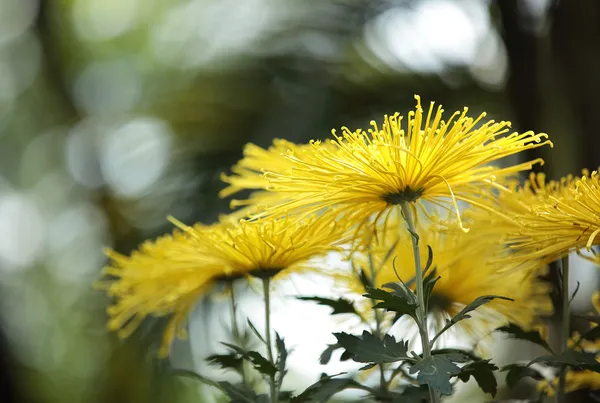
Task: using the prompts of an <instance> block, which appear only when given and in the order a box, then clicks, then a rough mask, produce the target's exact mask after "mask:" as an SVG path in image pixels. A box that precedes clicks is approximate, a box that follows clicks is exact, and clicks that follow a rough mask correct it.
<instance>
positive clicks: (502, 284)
mask: <svg viewBox="0 0 600 403" xmlns="http://www.w3.org/2000/svg"><path fill="white" fill-rule="evenodd" d="M389 228H390V229H392V228H393V229H394V231H397V232H398V234H387V235H386V237H385V238H380V239H385V240H384V241H381V242H379V243H378V244H376V245H375V246H374V250H373V251H372V252H371V258H369V256H368V255H360V254H359V255H357V256H355V262H359V263H360V262H362V263H361V264H357V265H355V266H357V268H358V267H361V268H362V269H363V270H365V271H366V272H367V273H369V269H368V267H369V266H370V263H369V260H370V261H371V262H372V264H373V267H375V269H376V274H375V285H376V286H377V287H381V286H382V285H383V284H386V283H390V282H398V277H397V275H396V273H397V274H398V275H399V276H400V278H401V279H402V280H403V281H404V282H405V283H409V282H410V281H411V280H413V278H414V276H415V266H414V260H413V250H412V244H411V239H410V236H411V235H410V234H409V233H408V232H407V231H405V230H404V229H403V228H401V227H400V224H399V223H398V224H397V225H390V226H389ZM419 234H420V241H419V244H420V252H421V260H422V261H423V262H425V261H427V255H428V252H427V247H426V245H429V246H431V248H432V250H433V265H432V267H435V269H436V272H437V275H439V276H440V277H441V278H440V280H438V282H437V283H436V285H435V287H434V289H433V294H432V298H431V301H430V305H429V326H430V328H431V332H430V334H435V333H436V332H437V331H439V330H440V329H441V328H442V327H443V326H444V325H445V323H446V320H447V319H449V318H451V317H452V316H454V315H456V314H457V313H458V312H460V310H461V309H462V308H464V307H465V306H466V305H467V304H469V303H471V302H472V301H473V300H475V299H476V298H477V297H480V296H483V295H499V296H503V297H508V298H512V299H514V302H513V301H505V300H499V299H497V300H493V301H492V302H490V303H489V304H486V305H484V306H482V307H480V308H478V309H477V310H476V311H475V312H473V313H472V314H471V315H472V318H471V319H467V320H464V321H461V322H459V323H458V324H456V325H455V326H453V327H452V328H451V329H450V331H448V332H446V333H445V336H442V337H441V338H440V339H438V343H437V344H438V347H439V344H442V345H446V343H448V342H449V341H450V340H453V339H454V340H459V341H460V342H461V345H465V346H470V347H472V346H473V345H475V344H477V343H478V342H479V341H480V340H482V339H483V338H485V337H486V336H489V335H490V334H491V332H492V331H493V330H494V329H496V328H498V327H501V326H503V325H506V324H508V323H509V322H512V323H517V324H519V325H520V326H521V327H523V328H532V327H534V326H537V325H538V323H539V322H538V319H539V317H540V316H542V315H549V314H550V313H551V312H552V303H551V301H550V299H549V297H548V293H549V291H550V289H551V287H550V285H549V284H547V283H545V282H543V281H542V280H540V279H539V278H538V276H539V275H540V274H541V273H542V271H543V270H542V268H541V267H540V265H539V262H536V261H530V263H529V264H528V265H527V266H522V267H521V268H520V269H519V270H506V267H504V266H503V265H501V264H498V263H496V262H494V261H493V259H492V258H493V257H494V256H496V255H497V254H499V253H501V250H500V249H502V248H503V246H502V245H501V244H499V243H498V242H497V241H496V240H495V239H493V238H492V237H489V236H481V235H480V234H476V233H475V229H474V230H473V231H472V232H470V233H468V234H465V233H462V232H461V233H458V234H452V235H450V236H448V235H446V234H444V233H441V232H440V231H437V228H435V227H434V226H432V225H431V224H427V225H422V226H421V227H420V228H419ZM394 235H395V236H394ZM394 245H395V248H394V250H393V252H392V253H389V251H390V250H391V248H392V247H394ZM386 256H387V257H388V259H387V261H385V262H384V259H385V257H386ZM394 257H395V262H394ZM394 263H395V269H396V271H394ZM340 279H341V280H342V281H341V284H345V286H346V287H347V288H349V289H351V290H353V291H355V292H357V293H361V294H362V293H364V291H365V290H364V287H363V285H362V283H361V282H360V281H359V279H358V276H357V273H352V274H351V275H343V276H340ZM395 329H397V332H402V334H398V336H399V337H401V338H403V339H415V336H416V335H417V331H418V330H417V328H416V326H414V324H413V323H412V322H411V320H410V319H409V318H401V319H400V322H399V323H398V324H397V325H395Z"/></svg>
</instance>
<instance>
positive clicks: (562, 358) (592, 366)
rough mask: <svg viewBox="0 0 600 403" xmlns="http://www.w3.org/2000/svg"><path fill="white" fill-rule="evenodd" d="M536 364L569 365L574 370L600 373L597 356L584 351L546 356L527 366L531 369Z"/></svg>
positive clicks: (534, 360) (535, 359)
mask: <svg viewBox="0 0 600 403" xmlns="http://www.w3.org/2000/svg"><path fill="white" fill-rule="evenodd" d="M535 363H540V364H546V365H551V366H561V365H568V366H570V367H574V368H579V369H587V370H590V371H594V372H600V363H598V361H596V355H595V354H593V353H586V352H582V351H573V350H567V351H565V352H564V353H562V354H559V355H544V356H541V357H537V358H534V359H533V360H531V361H530V362H529V364H527V366H528V367H529V366H531V365H532V364H535Z"/></svg>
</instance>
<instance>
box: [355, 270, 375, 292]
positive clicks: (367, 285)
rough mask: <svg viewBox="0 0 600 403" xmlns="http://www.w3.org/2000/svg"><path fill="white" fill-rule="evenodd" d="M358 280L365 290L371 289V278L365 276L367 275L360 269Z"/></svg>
mask: <svg viewBox="0 0 600 403" xmlns="http://www.w3.org/2000/svg"><path fill="white" fill-rule="evenodd" d="M355 270H356V269H355ZM357 271H358V270H357ZM358 279H359V280H360V282H361V284H362V285H363V287H364V289H365V290H367V289H369V288H371V287H373V282H372V281H371V277H369V276H367V273H365V271H364V270H363V269H362V268H361V269H360V272H359V274H358Z"/></svg>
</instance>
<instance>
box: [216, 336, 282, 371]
mask: <svg viewBox="0 0 600 403" xmlns="http://www.w3.org/2000/svg"><path fill="white" fill-rule="evenodd" d="M221 344H223V345H225V346H227V347H229V348H230V349H232V350H233V351H235V352H236V353H238V354H240V355H241V356H242V357H243V358H244V359H246V360H248V361H249V362H250V363H251V364H252V366H253V367H254V369H256V370H257V371H258V372H260V373H261V374H264V375H267V376H268V377H274V376H275V374H276V373H277V368H276V367H275V366H274V365H273V364H271V363H270V362H269V360H267V359H266V358H265V357H263V356H262V355H261V354H260V353H259V352H257V351H246V350H244V349H243V348H241V347H238V346H235V345H233V344H229V343H221Z"/></svg>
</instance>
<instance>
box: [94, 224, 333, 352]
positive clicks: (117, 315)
mask: <svg viewBox="0 0 600 403" xmlns="http://www.w3.org/2000/svg"><path fill="white" fill-rule="evenodd" d="M173 221H174V222H175V223H176V224H177V225H178V226H179V227H180V228H181V229H182V230H183V231H179V230H176V231H175V232H174V233H173V235H172V236H171V235H167V236H164V237H161V238H159V239H157V240H156V242H146V243H144V244H142V246H141V248H140V250H139V251H136V252H134V253H132V254H131V256H124V255H121V254H119V253H116V252H113V251H108V256H109V257H110V258H111V259H112V265H111V266H109V267H107V268H106V269H105V271H104V272H105V274H106V275H107V276H112V277H113V278H109V279H107V280H104V281H102V282H100V283H99V285H100V287H101V288H104V289H106V290H107V292H108V294H109V295H110V296H112V297H114V298H115V303H114V305H113V306H111V307H109V309H108V313H109V316H110V319H109V323H108V327H109V328H110V329H111V330H119V335H120V336H121V337H127V336H128V335H130V334H131V333H132V332H133V331H134V330H135V329H136V328H137V327H138V325H139V324H140V323H141V322H142V321H143V320H144V319H145V318H146V317H147V316H150V315H152V316H165V315H169V314H172V315H173V316H172V318H171V319H170V321H169V323H168V325H167V328H166V331H165V334H164V338H163V344H162V348H161V351H160V354H161V355H162V356H165V355H167V354H168V351H169V347H170V345H171V343H172V341H173V339H174V337H175V335H176V334H177V335H180V336H182V337H183V336H184V334H185V332H184V329H183V323H184V321H185V319H186V317H187V315H188V313H189V312H190V310H191V309H193V307H194V306H195V304H196V303H197V302H198V301H199V300H200V299H201V298H202V297H203V296H205V295H206V294H207V293H208V292H209V291H210V290H211V288H212V287H213V286H214V285H215V283H217V282H219V281H221V280H227V281H229V280H233V279H235V278H239V277H243V276H249V275H253V276H257V277H272V276H275V275H277V276H280V275H281V274H285V273H291V272H298V271H301V270H306V269H310V268H311V265H310V260H311V259H312V258H316V257H319V256H323V255H325V254H326V253H328V252H329V251H332V250H336V249H338V246H337V245H338V244H339V243H340V242H343V241H344V238H343V230H342V229H341V228H340V227H339V226H338V225H337V223H336V222H335V221H333V220H331V219H328V218H327V217H319V218H316V217H312V218H308V219H306V220H304V221H301V222H298V221H295V222H293V223H292V222H290V221H289V220H288V219H286V218H281V219H266V220H259V221H253V222H244V221H239V222H238V221H232V220H229V219H227V218H224V219H223V221H222V222H221V223H218V224H215V225H212V226H201V225H196V226H194V227H188V226H186V225H184V224H181V223H180V222H178V221H176V220H173Z"/></svg>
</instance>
